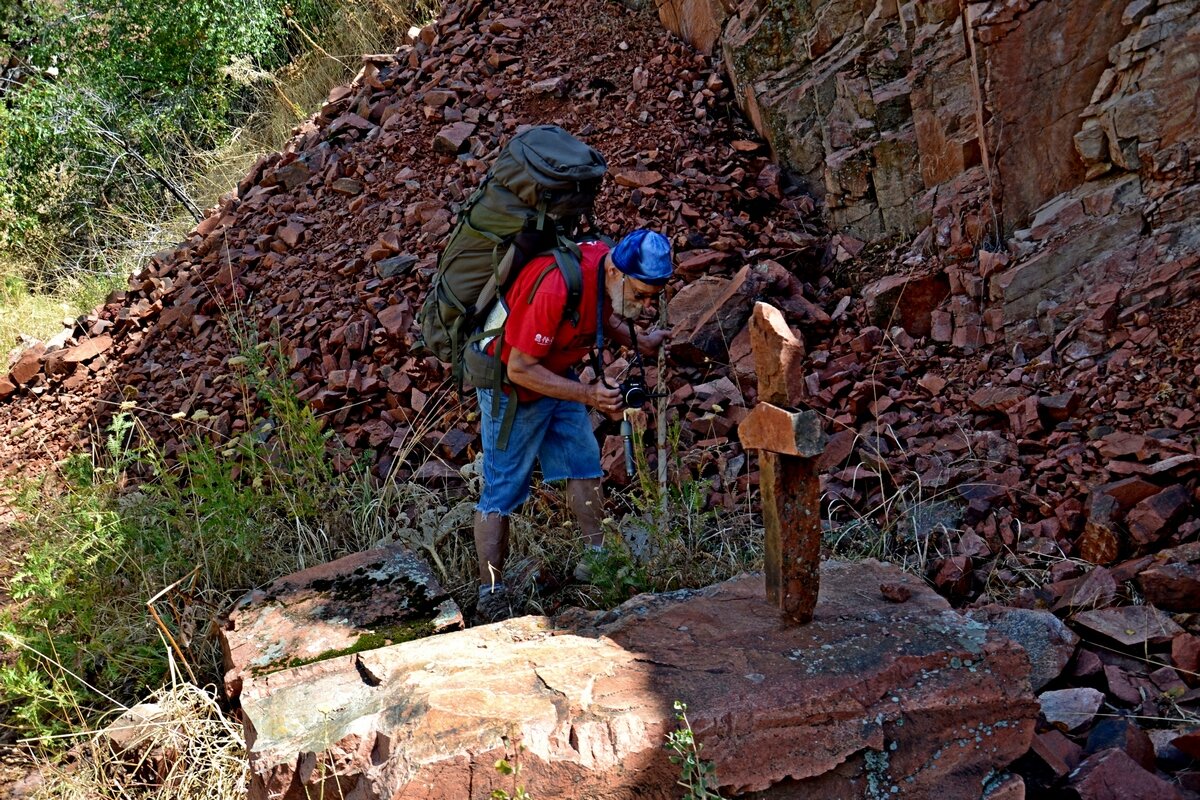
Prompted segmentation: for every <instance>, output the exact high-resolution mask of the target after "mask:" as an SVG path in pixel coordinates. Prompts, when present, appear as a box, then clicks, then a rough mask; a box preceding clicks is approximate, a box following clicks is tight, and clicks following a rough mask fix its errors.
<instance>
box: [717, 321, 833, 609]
mask: <svg viewBox="0 0 1200 800" xmlns="http://www.w3.org/2000/svg"><path fill="white" fill-rule="evenodd" d="M750 340H751V342H752V347H753V350H754V365H755V370H756V371H757V372H758V399H759V403H758V405H757V406H755V408H754V410H753V411H751V412H750V414H749V415H748V416H747V417H746V419H745V420H743V421H742V424H741V426H740V427H739V429H738V437H739V438H740V439H741V442H742V446H743V447H745V448H747V449H749V450H757V451H758V454H759V456H758V458H759V461H758V463H759V473H760V478H759V485H760V486H761V488H762V506H763V529H764V539H765V541H766V548H765V558H764V564H763V567H764V569H765V571H766V578H765V580H766V588H767V600H769V601H770V602H771V603H772V604H774V605H775V606H777V607H778V608H779V609H780V610H781V611H782V612H783V614H784V616H785V617H787V618H788V619H789V620H791V621H792V622H798V623H801V624H803V623H805V622H808V621H809V620H810V619H812V614H813V609H814V608H815V607H816V605H817V593H818V589H819V582H820V570H819V565H820V561H821V491H820V489H821V487H820V483H819V481H818V480H817V471H816V463H817V458H818V457H819V456H820V455H821V453H823V452H824V451H825V445H826V444H827V443H828V441H829V437H828V436H826V434H825V427H824V423H823V422H822V420H821V417H820V416H819V415H818V414H817V413H816V412H815V411H811V410H808V411H793V410H789V409H787V408H780V407H779V406H778V405H776V404H777V403H783V404H789V403H790V402H793V400H794V398H795V396H796V392H795V390H794V384H795V381H793V380H791V379H790V377H795V376H797V375H802V374H803V373H802V371H801V370H799V369H797V367H802V366H803V356H804V346H803V344H801V343H800V341H799V340H798V339H797V338H796V337H795V336H794V335H793V334H792V333H791V331H790V330H789V329H788V327H787V323H786V322H785V321H784V318H783V314H782V313H781V312H780V311H779V309H777V308H775V307H773V306H770V305H768V304H766V303H756V304H755V306H754V316H753V318H752V319H751V321H750Z"/></svg>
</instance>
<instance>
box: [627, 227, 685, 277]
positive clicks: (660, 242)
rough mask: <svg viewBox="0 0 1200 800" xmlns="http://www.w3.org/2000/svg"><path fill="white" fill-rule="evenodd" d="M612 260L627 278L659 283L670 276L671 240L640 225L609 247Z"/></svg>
mask: <svg viewBox="0 0 1200 800" xmlns="http://www.w3.org/2000/svg"><path fill="white" fill-rule="evenodd" d="M612 260H613V264H614V265H616V267H617V269H619V270H621V272H623V273H624V274H626V275H628V276H629V277H630V278H636V279H638V280H639V281H641V282H642V283H648V284H650V285H651V286H662V285H664V284H666V282H667V281H668V280H669V279H670V277H671V243H670V242H669V241H667V237H665V236H663V235H662V234H661V233H656V232H655V231H651V230H646V229H645V228H639V229H637V230H636V231H634V232H633V233H631V234H629V235H628V236H626V237H625V238H624V239H622V240H621V241H620V242H619V243H617V246H616V247H615V248H613V251H612Z"/></svg>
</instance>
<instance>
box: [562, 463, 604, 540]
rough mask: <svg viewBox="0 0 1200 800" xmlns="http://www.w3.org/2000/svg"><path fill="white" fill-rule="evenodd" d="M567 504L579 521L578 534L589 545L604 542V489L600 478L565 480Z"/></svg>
mask: <svg viewBox="0 0 1200 800" xmlns="http://www.w3.org/2000/svg"><path fill="white" fill-rule="evenodd" d="M567 504H568V505H569V506H570V507H571V513H573V514H574V515H575V520H576V522H578V523H579V535H580V536H581V537H582V538H583V543H584V544H585V545H587V546H589V547H600V546H601V545H603V544H604V531H603V529H602V528H601V523H602V522H603V521H604V491H603V490H602V489H601V488H600V479H599V478H592V479H589V480H573V481H567Z"/></svg>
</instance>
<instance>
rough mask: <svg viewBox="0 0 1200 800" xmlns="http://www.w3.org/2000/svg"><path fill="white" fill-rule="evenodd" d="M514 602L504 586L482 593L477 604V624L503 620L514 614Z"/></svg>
mask: <svg viewBox="0 0 1200 800" xmlns="http://www.w3.org/2000/svg"><path fill="white" fill-rule="evenodd" d="M513 613H514V612H513V608H512V602H511V601H510V599H509V596H508V592H507V591H505V590H504V589H502V588H497V589H496V590H494V591H491V592H487V593H485V594H481V595H480V596H479V602H478V603H476V604H475V624H476V625H488V624H491V623H493V622H503V621H504V620H506V619H511V618H512V616H513Z"/></svg>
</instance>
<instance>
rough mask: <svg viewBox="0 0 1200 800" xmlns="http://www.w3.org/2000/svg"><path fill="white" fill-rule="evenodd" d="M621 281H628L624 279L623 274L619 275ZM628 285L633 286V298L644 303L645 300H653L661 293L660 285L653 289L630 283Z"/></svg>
mask: <svg viewBox="0 0 1200 800" xmlns="http://www.w3.org/2000/svg"><path fill="white" fill-rule="evenodd" d="M621 282H622V283H629V281H627V280H626V276H625V275H622V276H621ZM629 285H630V286H631V287H632V288H633V299H634V300H637V301H638V302H639V303H645V302H646V301H647V300H653V299H655V298H656V297H658V296H659V294H661V293H662V288H661V287H655V288H653V289H639V288H638V287H637V286H635V285H633V284H632V283H629Z"/></svg>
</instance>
